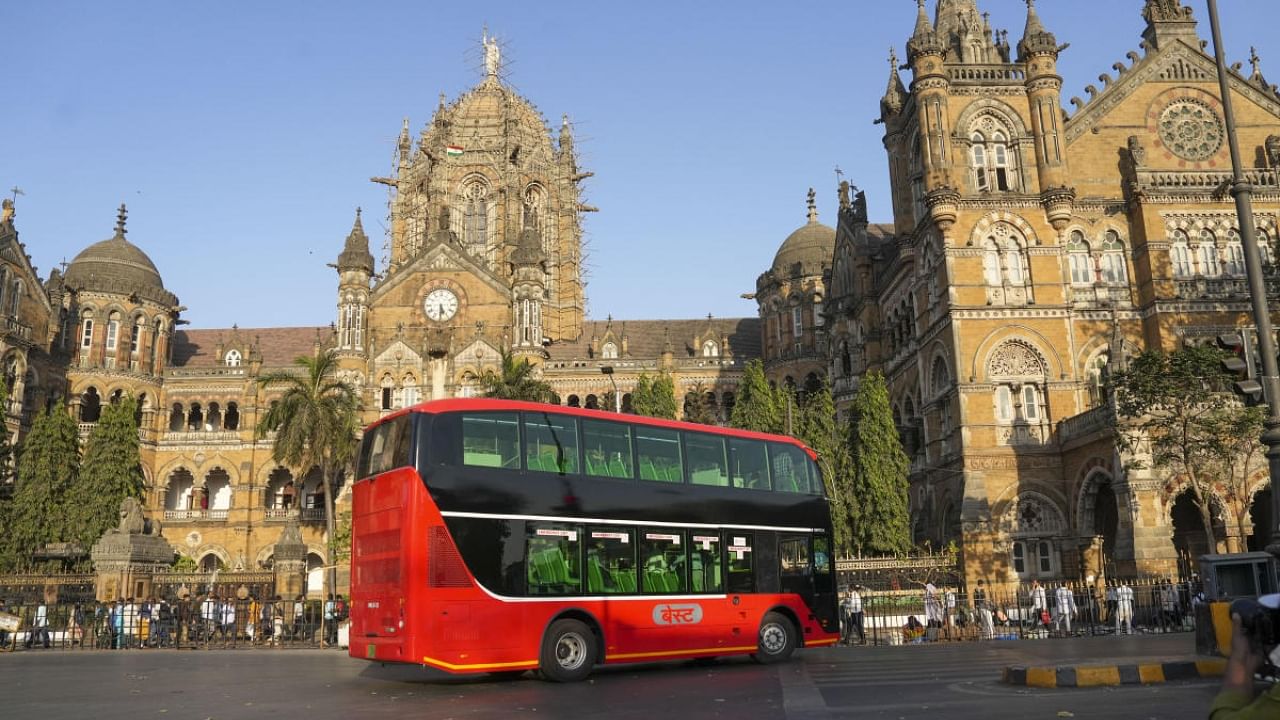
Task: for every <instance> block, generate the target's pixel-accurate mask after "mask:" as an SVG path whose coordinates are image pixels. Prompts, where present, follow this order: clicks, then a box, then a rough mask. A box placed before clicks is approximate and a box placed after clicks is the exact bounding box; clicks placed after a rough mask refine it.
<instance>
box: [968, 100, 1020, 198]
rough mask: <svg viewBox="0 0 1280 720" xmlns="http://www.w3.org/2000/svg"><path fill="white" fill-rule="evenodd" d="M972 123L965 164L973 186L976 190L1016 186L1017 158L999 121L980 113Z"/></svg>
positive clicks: (988, 190)
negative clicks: (967, 164) (980, 115)
mask: <svg viewBox="0 0 1280 720" xmlns="http://www.w3.org/2000/svg"><path fill="white" fill-rule="evenodd" d="M974 125H975V126H976V128H975V129H974V130H973V132H972V133H970V135H969V167H970V170H971V172H972V178H973V187H974V189H975V190H977V191H978V192H990V191H992V190H994V191H998V192H1007V191H1009V190H1015V189H1017V185H1018V181H1017V161H1016V158H1015V154H1014V149H1013V148H1012V147H1010V140H1009V138H1010V134H1009V132H1008V131H1007V130H1006V129H1005V128H1004V125H1003V123H1002V122H1000V121H999V120H997V119H996V118H995V117H994V116H992V115H990V114H984V115H983V116H982V117H981V118H979V119H978V120H977V121H975V123H974Z"/></svg>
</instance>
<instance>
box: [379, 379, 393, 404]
mask: <svg viewBox="0 0 1280 720" xmlns="http://www.w3.org/2000/svg"><path fill="white" fill-rule="evenodd" d="M381 389H382V397H381V398H380V400H381V405H380V406H381V408H382V409H383V410H390V409H391V408H392V407H393V406H392V393H394V392H395V389H396V381H395V380H393V379H392V377H391V376H390V375H383V376H382V383H381Z"/></svg>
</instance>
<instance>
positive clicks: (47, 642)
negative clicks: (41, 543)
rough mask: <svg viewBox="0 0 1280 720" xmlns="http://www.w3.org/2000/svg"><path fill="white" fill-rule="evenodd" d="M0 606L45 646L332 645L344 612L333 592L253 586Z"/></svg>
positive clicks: (3, 640)
mask: <svg viewBox="0 0 1280 720" xmlns="http://www.w3.org/2000/svg"><path fill="white" fill-rule="evenodd" d="M0 613H4V614H14V615H18V616H19V618H20V619H21V625H22V628H21V630H19V631H18V635H17V638H18V640H19V642H21V643H22V645H23V646H24V647H25V648H36V647H43V648H49V647H51V646H52V645H53V642H52V641H53V639H54V636H55V635H56V637H57V640H58V645H59V646H61V647H74V646H77V645H84V646H85V647H97V648H102V649H124V648H164V647H181V646H189V645H193V644H194V645H204V644H209V643H212V642H214V641H220V642H222V643H223V644H237V643H242V642H246V641H247V642H248V643H249V644H253V645H280V644H283V643H285V642H313V641H319V642H320V644H321V645H322V646H335V645H337V642H338V625H339V624H340V623H341V622H342V621H343V620H345V619H346V617H347V615H348V612H347V603H346V600H345V599H344V598H343V597H342V596H341V595H334V594H330V595H329V596H328V598H327V599H326V600H325V601H324V602H323V603H316V602H308V601H307V599H306V598H305V597H304V596H302V595H299V596H297V597H296V598H294V599H292V600H286V599H284V598H282V597H281V596H279V595H276V596H274V597H272V598H269V599H265V600H259V599H258V598H257V597H256V596H255V595H253V594H250V595H248V596H247V597H245V598H237V597H225V598H224V597H221V596H219V595H218V594H217V593H214V592H210V593H207V594H204V595H200V596H196V597H192V598H189V599H188V598H184V599H181V600H175V601H173V602H169V601H168V600H167V599H165V598H146V599H141V600H139V599H136V598H120V599H117V600H115V601H114V602H106V603H100V604H80V603H75V604H74V605H53V604H50V603H47V602H43V601H41V602H38V603H36V604H33V605H28V606H25V607H21V608H8V607H6V604H5V603H4V601H2V600H0ZM55 628H56V629H57V630H56V631H55ZM24 636H25V637H24ZM12 641H13V637H12V636H11V635H10V634H9V633H8V632H6V631H4V630H3V629H0V649H12Z"/></svg>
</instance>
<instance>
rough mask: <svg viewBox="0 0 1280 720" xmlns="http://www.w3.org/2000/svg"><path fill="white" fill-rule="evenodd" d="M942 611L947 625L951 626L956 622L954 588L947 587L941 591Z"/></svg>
mask: <svg viewBox="0 0 1280 720" xmlns="http://www.w3.org/2000/svg"><path fill="white" fill-rule="evenodd" d="M942 612H943V620H944V621H945V623H946V625H947V627H952V626H953V625H955V622H956V589H955V588H953V587H947V588H946V589H944V590H943V592H942Z"/></svg>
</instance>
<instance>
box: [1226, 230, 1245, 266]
mask: <svg viewBox="0 0 1280 720" xmlns="http://www.w3.org/2000/svg"><path fill="white" fill-rule="evenodd" d="M1226 272H1227V274H1228V275H1233V276H1236V277H1243V276H1244V244H1243V243H1241V242H1240V231H1239V230H1237V229H1235V228H1231V229H1230V230H1228V231H1227V267H1226Z"/></svg>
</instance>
